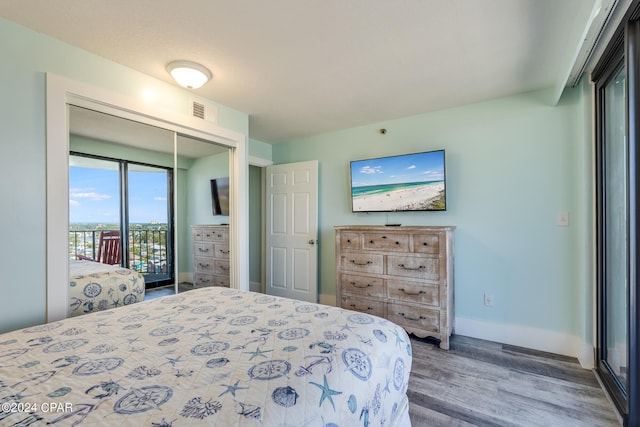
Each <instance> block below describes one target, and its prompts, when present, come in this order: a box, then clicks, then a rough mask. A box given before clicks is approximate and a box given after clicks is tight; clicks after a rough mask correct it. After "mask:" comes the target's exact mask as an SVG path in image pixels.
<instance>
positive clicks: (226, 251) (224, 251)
mask: <svg viewBox="0 0 640 427" xmlns="http://www.w3.org/2000/svg"><path fill="white" fill-rule="evenodd" d="M220 252H222V253H223V254H225V255H227V254H228V253H229V252H231V251H230V250H228V249H220Z"/></svg>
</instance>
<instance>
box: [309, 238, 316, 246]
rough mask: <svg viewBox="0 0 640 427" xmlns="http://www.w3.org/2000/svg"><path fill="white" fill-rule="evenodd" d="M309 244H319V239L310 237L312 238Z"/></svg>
mask: <svg viewBox="0 0 640 427" xmlns="http://www.w3.org/2000/svg"><path fill="white" fill-rule="evenodd" d="M309 244H310V245H316V244H318V240H313V239H310V240H309Z"/></svg>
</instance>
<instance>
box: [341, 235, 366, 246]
mask: <svg viewBox="0 0 640 427" xmlns="http://www.w3.org/2000/svg"><path fill="white" fill-rule="evenodd" d="M360 236H361V234H360V233H349V232H344V233H342V235H341V239H340V249H343V250H344V249H361V248H362V246H361V245H360Z"/></svg>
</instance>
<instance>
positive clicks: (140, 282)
mask: <svg viewBox="0 0 640 427" xmlns="http://www.w3.org/2000/svg"><path fill="white" fill-rule="evenodd" d="M144 293H145V284H144V276H143V275H142V274H140V273H138V272H137V271H134V270H129V269H127V268H123V267H120V266H118V265H108V264H102V263H99V262H94V261H84V260H83V261H81V260H70V261H69V308H68V316H69V317H73V316H79V315H81V314H87V313H92V312H94V311H102V310H107V309H109V308H114V307H120V306H122V305H129V304H133V303H136V302H140V301H142V300H144Z"/></svg>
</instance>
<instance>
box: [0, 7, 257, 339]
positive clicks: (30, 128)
mask: <svg viewBox="0 0 640 427" xmlns="http://www.w3.org/2000/svg"><path fill="white" fill-rule="evenodd" d="M0 40H2V41H3V42H2V43H0V58H2V65H1V66H0V93H2V96H1V97H0V117H2V119H1V120H2V125H1V126H0V141H1V142H0V146H1V150H2V155H1V156H0V169H1V170H2V172H3V176H5V177H7V178H5V179H4V180H3V184H2V185H0V200H2V206H3V208H2V209H1V210H0V234H1V235H2V237H3V241H4V242H5V244H4V245H1V246H0V271H2V278H1V279H0V290H1V292H2V298H0V332H4V331H8V330H11V329H15V328H19V327H24V326H29V325H34V324H38V323H43V322H44V321H45V310H46V309H45V303H46V247H45V243H46V172H45V171H46V157H45V153H46V140H45V73H47V72H51V73H54V74H58V75H60V76H63V77H67V78H70V79H74V80H77V81H80V82H84V83H87V84H90V85H93V86H97V87H100V88H103V89H105V90H107V91H110V92H114V93H118V94H120V95H122V96H126V97H129V98H132V99H135V100H137V101H139V102H143V101H145V100H147V99H149V98H147V97H148V96H150V95H151V96H152V98H151V99H150V101H147V102H153V103H154V105H155V106H156V107H157V108H163V109H166V110H168V111H173V112H175V113H179V114H185V115H188V105H189V99H190V97H191V96H192V92H189V91H187V90H183V89H180V88H178V87H176V86H173V85H171V84H168V83H165V82H162V81H159V80H156V79H154V78H151V77H149V76H147V75H144V74H142V73H139V72H136V71H133V70H131V69H129V68H126V67H123V66H121V65H119V64H116V63H114V62H110V61H107V60H105V59H104V58H101V57H99V56H97V55H93V54H90V53H88V52H86V51H83V50H80V49H77V48H75V47H72V46H70V45H67V44H65V43H62V42H60V41H57V40H54V39H52V38H50V37H46V36H44V35H42V34H39V33H36V32H34V31H31V30H28V29H26V28H24V27H21V26H18V25H16V24H14V23H12V22H9V21H7V20H4V19H1V18H0ZM216 106H217V108H218V123H219V125H220V126H221V127H224V128H227V129H230V130H233V131H236V132H241V133H244V134H247V133H248V127H249V125H248V124H249V119H248V115H247V114H245V113H241V112H238V111H235V110H233V109H230V108H228V107H225V106H223V105H219V104H216ZM183 110H184V111H183ZM249 154H250V155H251V152H249ZM60 185H61V186H63V185H67V183H60Z"/></svg>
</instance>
